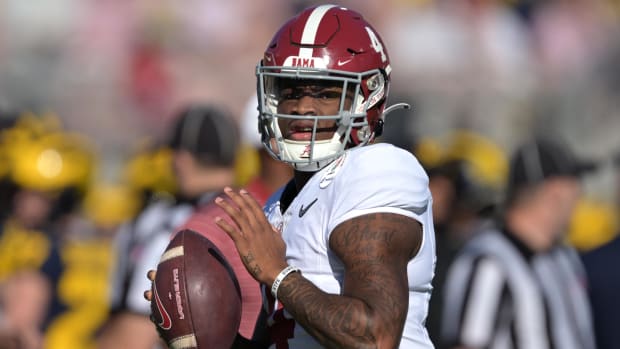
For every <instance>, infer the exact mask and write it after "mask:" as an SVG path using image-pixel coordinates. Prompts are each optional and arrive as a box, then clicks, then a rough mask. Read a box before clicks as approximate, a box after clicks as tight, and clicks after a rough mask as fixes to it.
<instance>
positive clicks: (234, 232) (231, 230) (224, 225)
mask: <svg viewBox="0 0 620 349" xmlns="http://www.w3.org/2000/svg"><path fill="white" fill-rule="evenodd" d="M215 224H217V226H218V227H220V229H222V230H223V231H224V232H225V233H226V234H228V236H230V238H231V239H232V240H233V241H234V242H235V243H236V242H237V241H239V239H240V238H241V237H243V233H242V232H241V231H240V230H239V229H237V227H235V226H233V225H232V224H230V223H228V222H227V221H226V220H224V219H223V218H222V217H219V216H218V217H215Z"/></svg>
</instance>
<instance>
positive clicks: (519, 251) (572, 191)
mask: <svg viewBox="0 0 620 349" xmlns="http://www.w3.org/2000/svg"><path fill="white" fill-rule="evenodd" d="M584 169H585V168H584V167H583V166H582V165H581V164H580V163H578V162H577V160H576V159H575V158H574V157H573V155H572V154H571V153H570V152H569V151H568V149H567V148H566V147H564V146H563V145H560V144H558V143H554V142H551V141H549V140H536V141H533V142H530V143H527V144H524V145H522V146H521V147H519V148H518V149H517V151H516V152H515V153H514V154H513V157H512V159H511V163H510V178H509V184H508V192H507V196H506V201H505V203H504V207H503V209H504V210H503V212H502V213H501V215H500V219H499V220H498V224H496V227H495V228H488V229H486V230H484V231H481V232H479V233H478V234H476V236H475V237H474V238H472V240H470V241H469V242H468V243H467V244H466V245H465V247H464V248H463V250H462V251H461V252H460V254H459V256H458V257H457V259H456V260H455V261H454V263H453V264H452V265H451V267H450V271H449V273H448V277H447V281H446V285H445V291H444V292H445V294H444V296H445V297H444V299H443V305H444V313H443V316H442V329H441V339H442V342H441V343H439V344H440V346H441V347H444V348H520V349H538V348H555V349H557V348H561V349H594V348H595V344H594V336H593V330H592V320H591V314H590V305H589V303H588V297H587V291H586V285H585V280H586V278H585V275H584V272H583V268H582V265H581V264H580V261H579V259H578V257H577V255H576V253H575V251H574V250H573V249H571V248H570V247H568V246H566V245H564V244H562V240H563V237H564V232H565V231H566V229H565V228H566V225H567V224H568V221H569V218H570V216H571V213H572V210H573V207H574V205H575V203H576V201H577V199H578V197H579V195H580V189H581V183H580V180H579V177H580V175H581V174H582V173H583V172H584Z"/></svg>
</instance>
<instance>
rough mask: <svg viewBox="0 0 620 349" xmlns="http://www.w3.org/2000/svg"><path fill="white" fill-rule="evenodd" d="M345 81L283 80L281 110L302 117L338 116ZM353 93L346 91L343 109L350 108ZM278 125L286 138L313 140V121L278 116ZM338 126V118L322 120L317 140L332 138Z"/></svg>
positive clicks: (280, 93) (318, 127)
mask: <svg viewBox="0 0 620 349" xmlns="http://www.w3.org/2000/svg"><path fill="white" fill-rule="evenodd" d="M342 93H343V86H342V82H337V81H329V80H293V79H289V80H288V82H287V81H284V83H282V84H281V86H280V87H279V88H278V113H279V114H288V115H300V116H320V115H337V114H338V113H339V111H340V103H341V101H342ZM352 100H353V92H351V91H347V94H346V96H345V98H344V107H343V109H344V110H349V109H350V108H351V103H352ZM278 126H279V127H280V131H281V132H282V135H283V136H284V138H286V139H290V140H294V141H310V140H311V138H312V129H313V127H314V120H313V119H311V118H308V119H303V118H295V119H293V118H291V119H288V118H279V119H278ZM336 129H337V124H336V120H334V119H319V120H318V122H317V130H316V140H326V139H330V138H331V137H332V136H333V135H334V132H335V131H336Z"/></svg>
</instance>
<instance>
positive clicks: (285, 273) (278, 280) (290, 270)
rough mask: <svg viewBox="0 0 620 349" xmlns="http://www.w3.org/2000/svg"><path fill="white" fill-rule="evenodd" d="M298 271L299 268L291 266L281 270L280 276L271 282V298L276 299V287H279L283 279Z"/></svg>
mask: <svg viewBox="0 0 620 349" xmlns="http://www.w3.org/2000/svg"><path fill="white" fill-rule="evenodd" d="M299 271H300V270H299V268H297V267H295V266H293V265H289V266H288V267H286V268H284V269H282V271H281V272H280V274H278V276H276V279H275V280H273V285H271V294H272V295H273V298H275V299H278V287H280V284H281V283H282V280H284V278H285V277H287V276H288V274H290V273H293V272H299Z"/></svg>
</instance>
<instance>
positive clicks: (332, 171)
mask: <svg viewBox="0 0 620 349" xmlns="http://www.w3.org/2000/svg"><path fill="white" fill-rule="evenodd" d="M346 158H347V153H344V154H342V156H341V157H339V158H338V159H336V161H334V162H332V164H331V165H329V167H328V169H327V172H326V173H325V174H324V175H323V178H321V181H320V182H319V188H321V189H325V188H327V186H329V185H330V184H331V182H332V181H333V180H334V178H335V177H336V175H337V174H338V170H340V169H341V168H342V167H343V166H344V161H345V160H346Z"/></svg>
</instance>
